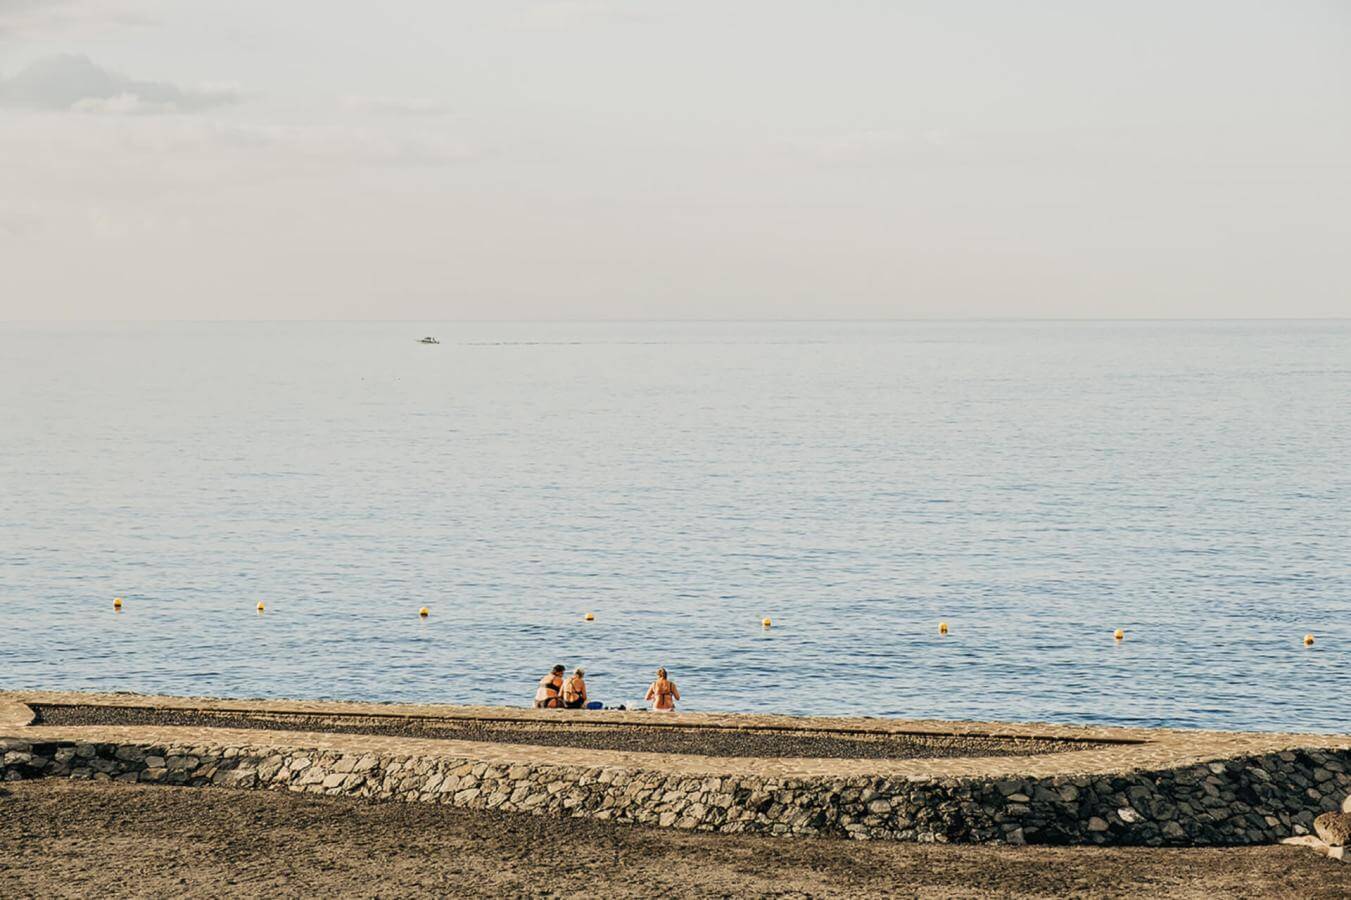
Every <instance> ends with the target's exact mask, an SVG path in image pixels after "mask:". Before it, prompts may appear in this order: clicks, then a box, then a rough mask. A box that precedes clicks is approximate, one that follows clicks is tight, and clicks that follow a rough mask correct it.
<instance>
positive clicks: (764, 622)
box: [760, 616, 774, 628]
mask: <svg viewBox="0 0 1351 900" xmlns="http://www.w3.org/2000/svg"><path fill="white" fill-rule="evenodd" d="M760 624H761V625H763V626H765V627H766V628H769V627H770V626H772V625H773V624H774V620H773V619H771V618H770V617H769V616H765V617H764V618H763V619H761V620H760Z"/></svg>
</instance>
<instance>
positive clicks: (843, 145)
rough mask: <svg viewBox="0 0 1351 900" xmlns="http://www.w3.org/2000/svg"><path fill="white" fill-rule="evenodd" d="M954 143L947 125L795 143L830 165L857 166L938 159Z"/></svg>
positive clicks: (847, 134) (873, 130)
mask: <svg viewBox="0 0 1351 900" xmlns="http://www.w3.org/2000/svg"><path fill="white" fill-rule="evenodd" d="M952 142H953V135H952V133H951V132H949V131H948V130H947V129H944V128H928V129H924V130H922V131H914V130H910V129H901V128H871V129H865V130H861V131H848V132H839V133H836V134H829V135H818V136H814V137H810V138H805V139H799V140H795V141H792V142H791V143H792V144H793V145H794V146H795V147H796V148H797V149H798V150H799V151H801V152H803V153H805V154H806V155H808V156H810V157H812V158H814V159H816V160H817V161H818V162H820V163H823V164H825V165H828V166H856V165H872V164H878V163H887V162H893V161H897V160H922V159H937V158H941V157H942V153H943V151H944V150H946V149H947V148H949V147H950V146H951V144H952Z"/></svg>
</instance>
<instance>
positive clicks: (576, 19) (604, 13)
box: [517, 0, 653, 31]
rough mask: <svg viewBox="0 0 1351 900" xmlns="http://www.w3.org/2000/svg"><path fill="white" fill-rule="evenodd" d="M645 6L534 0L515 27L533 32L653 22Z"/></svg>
mask: <svg viewBox="0 0 1351 900" xmlns="http://www.w3.org/2000/svg"><path fill="white" fill-rule="evenodd" d="M646 7H648V4H645V3H641V2H639V0H535V2H533V3H531V4H530V5H529V6H527V7H526V9H525V10H524V11H523V12H522V14H521V17H520V19H519V21H518V23H517V27H519V28H523V29H526V30H531V31H533V30H555V29H564V28H572V27H576V26H579V25H589V24H598V23H599V24H612V25H638V24H642V23H646V22H651V21H653V16H652V14H651V10H650V8H646Z"/></svg>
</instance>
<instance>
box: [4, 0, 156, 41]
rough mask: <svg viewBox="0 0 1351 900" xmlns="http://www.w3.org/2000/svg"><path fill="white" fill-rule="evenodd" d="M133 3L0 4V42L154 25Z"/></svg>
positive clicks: (45, 0)
mask: <svg viewBox="0 0 1351 900" xmlns="http://www.w3.org/2000/svg"><path fill="white" fill-rule="evenodd" d="M142 5H143V4H141V3H138V2H136V0H0V38H3V37H6V36H15V35H33V34H43V33H48V32H61V33H64V32H69V31H72V30H80V29H86V30H87V29H90V28H92V29H95V30H99V29H104V28H107V27H110V26H111V27H122V26H137V25H149V24H153V22H154V19H152V18H151V17H150V16H148V15H146V14H145V12H144V10H143V9H141V7H142Z"/></svg>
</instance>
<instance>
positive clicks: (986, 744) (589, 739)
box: [33, 705, 1101, 759]
mask: <svg viewBox="0 0 1351 900" xmlns="http://www.w3.org/2000/svg"><path fill="white" fill-rule="evenodd" d="M33 711H34V712H35V713H37V714H38V716H39V725H48V726H57V725H175V726H190V727H196V728H248V729H256V730H265V731H322V732H330V733H347V734H381V735H391V736H395V737H425V738H441V739H445V740H456V741H489V742H493V743H502V744H533V745H543V746H549V747H584V748H587V749H591V750H633V751H647V752H653V753H689V754H695V755H698V756H755V757H807V758H815V759H932V758H940V757H955V756H1028V755H1034V754H1037V755H1039V754H1043V753H1061V752H1064V751H1067V750H1084V749H1090V748H1094V747H1098V746H1101V745H1097V744H1079V743H1071V742H1064V741H1049V740H1013V739H1003V738H970V737H944V736H936V737H928V736H924V737H920V736H909V735H901V736H888V737H883V738H874V737H848V736H842V735H838V734H828V733H822V732H791V731H769V732H766V731H721V730H713V729H707V730H706V729H676V728H669V727H666V728H664V727H662V726H661V725H659V724H654V725H651V726H647V725H624V726H587V725H574V724H571V723H562V722H559V723H557V724H553V723H547V724H535V723H525V724H519V725H517V724H511V723H503V722H472V721H456V720H451V719H441V720H423V719H378V718H360V717H346V716H342V717H338V716H333V717H316V716H263V715H248V714H242V713H216V712H205V711H194V710H169V709H135V708H127V707H116V706H40V705H35V706H34V707H33Z"/></svg>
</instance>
